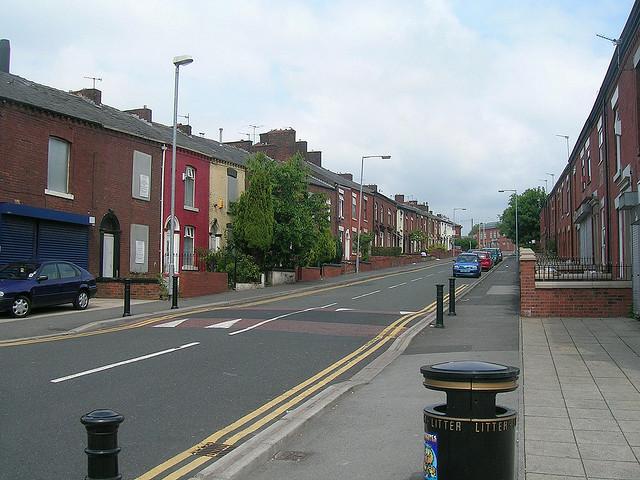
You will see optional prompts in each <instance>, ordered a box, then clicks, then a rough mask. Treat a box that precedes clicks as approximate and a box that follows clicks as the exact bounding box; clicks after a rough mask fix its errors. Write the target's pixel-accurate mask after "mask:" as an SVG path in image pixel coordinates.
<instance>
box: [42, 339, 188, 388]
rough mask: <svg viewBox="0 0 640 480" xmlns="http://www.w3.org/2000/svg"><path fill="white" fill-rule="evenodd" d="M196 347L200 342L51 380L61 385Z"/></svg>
mask: <svg viewBox="0 0 640 480" xmlns="http://www.w3.org/2000/svg"><path fill="white" fill-rule="evenodd" d="M196 345H200V342H193V343H187V344H185V345H180V346H179V347H176V348H169V349H167V350H162V351H161V352H156V353H150V354H149V355H143V356H142V357H136V358H132V359H130V360H124V361H122V362H118V363H111V364H109V365H105V366H103V367H98V368H93V369H91V370H85V371H84V372H79V373H74V374H73V375H67V376H66V377H60V378H54V379H53V380H51V383H60V382H64V381H66V380H71V379H73V378H78V377H84V376H85V375H91V374H92V373H97V372H102V371H103V370H109V369H110V368H115V367H120V366H122V365H127V364H128V363H134V362H139V361H141V360H147V359H149V358H153V357H157V356H159V355H166V354H167V353H173V352H177V351H178V350H183V349H185V348H189V347H194V346H196Z"/></svg>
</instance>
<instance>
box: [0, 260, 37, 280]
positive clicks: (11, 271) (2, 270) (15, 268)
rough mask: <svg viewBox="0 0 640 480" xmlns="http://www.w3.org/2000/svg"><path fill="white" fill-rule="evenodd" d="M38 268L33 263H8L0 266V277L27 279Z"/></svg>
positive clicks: (5, 278) (4, 278)
mask: <svg viewBox="0 0 640 480" xmlns="http://www.w3.org/2000/svg"><path fill="white" fill-rule="evenodd" d="M37 269H38V265H37V264H35V263H10V264H8V265H2V266H0V279H3V280H27V279H29V278H31V277H32V276H33V274H34V273H35V271H36V270H37Z"/></svg>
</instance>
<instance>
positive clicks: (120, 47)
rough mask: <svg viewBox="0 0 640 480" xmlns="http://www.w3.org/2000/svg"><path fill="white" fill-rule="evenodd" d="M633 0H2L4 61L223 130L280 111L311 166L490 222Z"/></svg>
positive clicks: (587, 103)
mask: <svg viewBox="0 0 640 480" xmlns="http://www.w3.org/2000/svg"><path fill="white" fill-rule="evenodd" d="M632 5H633V1H632V0H562V1H561V0H555V1H554V0H548V1H545V0H537V1H534V0H531V1H522V0H515V1H504V0H473V1H471V0H423V1H413V0H396V1H391V0H388V1H376V0H364V1H341V0H336V1H333V0H325V1H321V0H307V1H303V0H297V1H296V0H264V1H261V0H247V1H244V0H236V1H227V2H222V1H204V0H203V1H196V0H192V1H149V0H136V1H135V2H131V1H119V0H111V1H109V2H107V1H97V0H96V1H92V2H86V1H67V0H57V1H55V2H51V1H48V0H47V1H40V2H39V1H27V0H21V1H16V0H9V1H6V0H5V2H4V7H3V12H2V16H1V18H0V27H1V28H0V37H3V38H8V39H9V40H10V41H11V48H12V59H11V71H12V73H14V74H16V75H20V76H22V77H26V78H28V79H30V80H33V81H36V82H39V83H43V84H45V85H49V86H53V87H56V88H59V89H62V90H74V89H80V88H85V87H90V86H91V81H90V80H86V79H84V78H83V77H85V76H95V77H100V78H102V82H99V83H98V87H97V88H99V89H101V90H102V92H103V96H102V98H103V102H104V103H107V104H109V105H112V106H114V107H117V108H121V109H129V108H136V107H141V106H142V105H147V106H149V107H150V108H151V109H152V110H153V115H154V120H156V121H159V122H163V123H166V124H171V121H172V108H173V65H172V63H171V60H172V58H173V57H174V56H176V55H182V54H189V55H192V56H193V57H194V58H195V61H194V63H193V64H191V65H189V66H187V67H185V68H184V69H182V70H181V76H180V79H181V84H180V107H179V113H180V114H182V115H186V114H189V116H190V123H191V125H192V126H193V131H194V132H205V134H206V136H208V137H211V138H216V139H217V138H218V128H219V127H222V128H224V134H223V135H224V140H225V141H230V140H238V139H241V138H243V137H244V138H246V135H243V133H252V132H253V129H252V128H250V127H249V125H262V127H260V128H258V129H257V131H258V132H261V131H267V130H270V129H273V128H287V127H292V128H294V129H296V131H297V134H298V138H299V139H302V140H306V141H307V142H308V144H309V148H310V149H315V150H321V151H322V152H323V166H325V167H327V168H329V169H331V170H334V171H338V172H352V173H353V174H354V177H355V178H357V177H358V176H359V174H360V158H361V156H362V155H377V154H390V155H392V159H391V160H387V161H384V160H378V159H370V160H367V161H366V164H365V170H364V183H377V184H378V185H379V186H380V187H381V189H382V191H383V192H384V193H385V194H387V195H390V196H392V195H393V194H396V193H404V194H405V196H406V197H408V198H410V199H416V200H418V201H420V202H424V201H426V202H428V203H429V205H430V206H431V207H432V209H433V210H434V211H435V212H439V213H444V214H446V215H448V216H450V217H451V216H452V215H453V208H454V207H464V208H466V209H467V211H463V212H457V213H456V220H458V221H459V222H460V221H461V222H462V223H463V224H464V225H465V227H466V228H465V230H466V229H468V225H469V224H470V221H471V218H473V219H474V221H476V222H478V221H494V220H496V216H497V215H498V214H499V213H501V212H502V210H503V209H504V207H505V204H506V200H507V198H506V196H505V195H504V194H500V193H497V190H498V189H500V188H517V189H518V190H519V191H522V190H524V189H526V188H529V187H536V186H544V179H545V178H546V179H548V180H549V187H551V177H550V176H548V175H546V174H547V173H555V175H556V178H557V176H558V174H559V173H560V172H561V171H562V169H563V168H564V165H565V162H566V143H565V140H564V139H563V138H559V137H556V136H555V135H556V134H566V135H569V136H570V142H571V147H573V142H574V141H575V137H576V135H577V134H578V133H579V132H580V130H581V128H582V125H583V123H584V120H585V119H586V117H587V115H588V113H589V111H590V109H591V107H592V104H593V101H594V100H595V97H596V94H597V92H598V88H599V86H600V84H601V81H602V78H603V76H604V73H605V71H606V68H607V66H608V63H609V61H610V59H611V57H612V54H613V47H612V45H611V43H609V42H607V41H605V40H601V39H599V38H597V37H596V33H599V34H602V35H605V36H608V37H617V36H618V35H619V34H620V32H621V31H622V28H623V26H624V22H625V21H626V18H627V16H628V14H629V12H630V10H631V7H632Z"/></svg>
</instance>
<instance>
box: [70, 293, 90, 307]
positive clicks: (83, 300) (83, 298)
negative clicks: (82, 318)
mask: <svg viewBox="0 0 640 480" xmlns="http://www.w3.org/2000/svg"><path fill="white" fill-rule="evenodd" d="M73 306H74V308H75V309H76V310H84V309H86V308H87V307H88V306H89V294H88V293H87V291H86V290H80V291H79V292H78V295H77V296H76V299H75V300H74V301H73Z"/></svg>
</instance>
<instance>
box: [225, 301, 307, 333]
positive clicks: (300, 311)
mask: <svg viewBox="0 0 640 480" xmlns="http://www.w3.org/2000/svg"><path fill="white" fill-rule="evenodd" d="M317 309H318V307H311V308H305V309H304V310H298V311H297V312H289V313H285V314H283V315H278V316H277V317H273V318H269V319H268V320H263V321H262V322H258V323H256V324H255V325H251V326H250V327H247V328H243V329H242V330H236V331H235V332H231V333H229V335H238V334H239V333H244V332H248V331H249V330H253V329H254V328H258V327H260V326H262V325H264V324H265V323H269V322H273V321H274V320H280V319H281V318H284V317H290V316H291V315H295V314H297V313H304V312H309V311H311V310H317Z"/></svg>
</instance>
